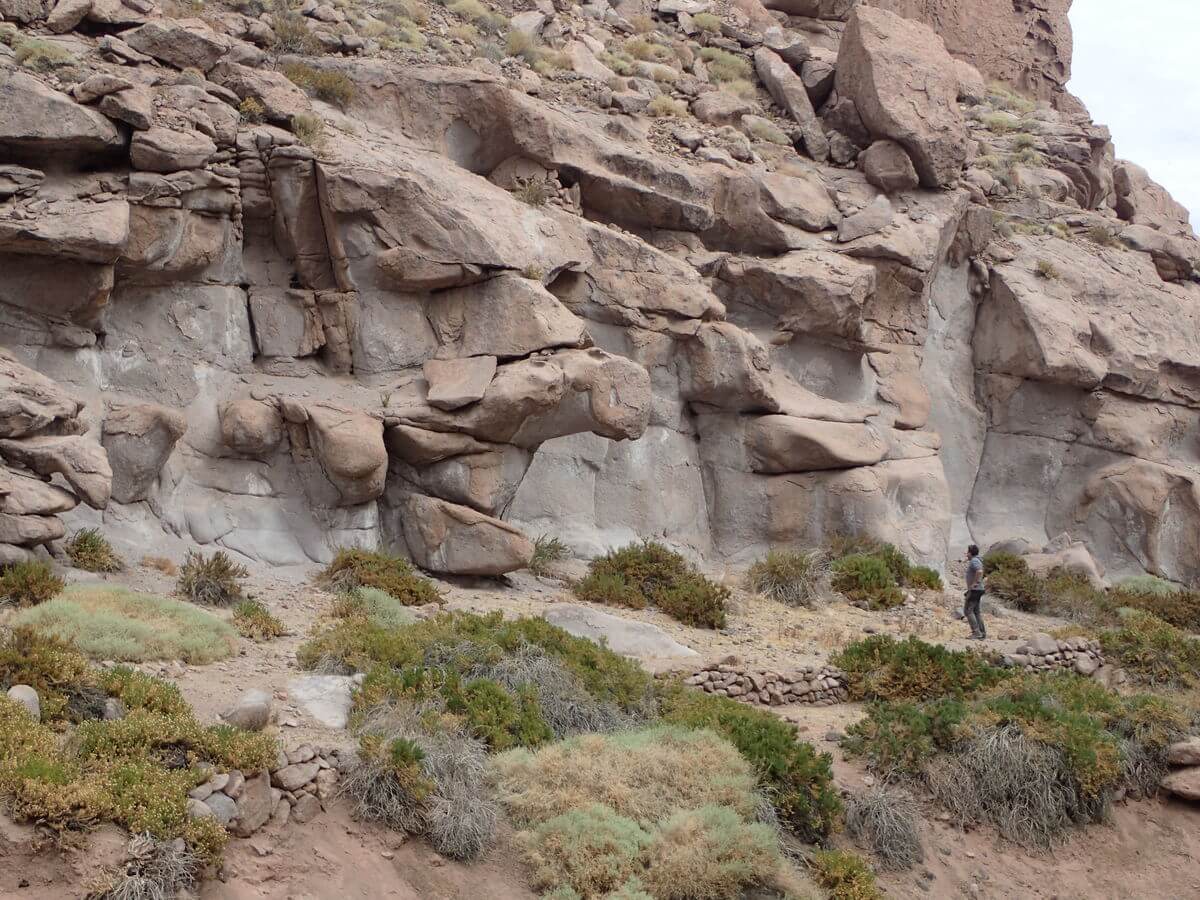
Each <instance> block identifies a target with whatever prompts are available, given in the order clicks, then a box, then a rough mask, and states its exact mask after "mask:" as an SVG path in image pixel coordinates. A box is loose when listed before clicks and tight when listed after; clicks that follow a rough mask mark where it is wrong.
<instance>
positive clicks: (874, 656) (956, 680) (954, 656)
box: [830, 634, 1009, 700]
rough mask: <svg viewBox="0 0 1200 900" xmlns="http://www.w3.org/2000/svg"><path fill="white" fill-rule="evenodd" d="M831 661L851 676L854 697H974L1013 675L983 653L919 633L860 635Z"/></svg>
mask: <svg viewBox="0 0 1200 900" xmlns="http://www.w3.org/2000/svg"><path fill="white" fill-rule="evenodd" d="M830 662H832V663H833V665H835V666H837V667H838V668H840V669H842V670H843V671H844V672H845V673H846V674H847V675H848V676H849V682H850V683H849V689H850V696H851V697H852V698H854V699H855V700H933V699H936V698H938V697H970V696H973V695H974V694H976V693H978V692H979V691H981V690H983V689H985V688H988V687H991V686H992V685H995V684H998V683H999V682H1001V681H1003V680H1004V679H1005V678H1007V677H1008V674H1009V673H1008V672H1007V671H1006V670H1005V669H1001V668H998V667H996V666H992V665H990V664H988V663H987V661H985V660H984V659H983V657H981V656H979V655H978V654H975V653H971V652H967V651H957V650H947V649H946V648H945V647H943V646H942V645H940V644H927V643H926V642H925V641H922V640H920V639H919V638H917V637H908V638H906V639H905V640H903V641H897V640H895V639H894V638H891V637H889V636H887V635H882V634H877V635H872V636H871V637H868V638H865V639H863V640H861V641H855V642H854V643H853V644H850V645H849V646H848V647H845V648H844V649H842V650H841V651H839V652H838V653H837V654H836V655H835V656H833V657H831V659H830Z"/></svg>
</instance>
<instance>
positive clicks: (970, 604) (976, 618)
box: [963, 588, 987, 637]
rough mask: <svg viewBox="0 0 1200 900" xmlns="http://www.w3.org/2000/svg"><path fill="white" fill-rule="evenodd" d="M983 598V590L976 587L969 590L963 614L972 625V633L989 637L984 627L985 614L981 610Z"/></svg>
mask: <svg viewBox="0 0 1200 900" xmlns="http://www.w3.org/2000/svg"><path fill="white" fill-rule="evenodd" d="M982 599H983V591H982V590H981V589H978V588H977V589H975V590H973V591H967V596H966V602H965V603H963V615H964V616H966V617H967V624H968V625H970V626H971V634H976V635H979V636H980V637H987V629H986V628H984V627H983V616H982V615H980V612H979V601H981V600H982Z"/></svg>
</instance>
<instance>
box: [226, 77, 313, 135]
mask: <svg viewBox="0 0 1200 900" xmlns="http://www.w3.org/2000/svg"><path fill="white" fill-rule="evenodd" d="M208 77H209V79H210V80H211V81H214V82H216V83H217V84H219V85H221V86H222V87H226V88H229V90H231V91H233V92H234V93H235V94H237V96H238V98H239V99H241V100H245V99H246V98H247V97H253V98H254V99H255V100H257V101H258V102H259V103H261V104H262V105H263V108H264V109H265V110H266V117H267V121H269V122H274V123H277V124H280V125H284V126H287V125H289V124H290V123H291V121H292V117H293V116H300V115H311V113H312V103H310V102H309V99H308V95H306V94H305V93H304V91H302V90H300V88H298V87H296V85H294V84H293V83H292V82H291V81H289V80H288V78H287V76H285V75H284V74H283V73H282V72H275V71H272V70H270V69H254V68H250V67H249V66H243V65H239V64H238V63H233V62H221V63H218V64H217V65H216V66H215V67H214V68H213V69H212V70H211V71H210V72H209V73H208Z"/></svg>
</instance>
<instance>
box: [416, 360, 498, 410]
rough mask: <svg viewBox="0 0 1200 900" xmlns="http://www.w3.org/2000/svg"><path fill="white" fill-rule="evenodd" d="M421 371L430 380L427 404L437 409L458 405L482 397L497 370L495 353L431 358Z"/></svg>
mask: <svg viewBox="0 0 1200 900" xmlns="http://www.w3.org/2000/svg"><path fill="white" fill-rule="evenodd" d="M423 372H424V374H425V380H426V381H427V382H428V383H429V391H428V393H427V394H426V400H428V402H429V404H430V405H431V406H436V407H437V408H438V409H447V410H450V409H458V408H460V407H463V406H466V405H468V404H470V403H474V402H475V401H477V400H481V399H482V398H483V395H484V394H485V393H486V392H487V388H488V385H489V384H491V383H492V378H493V377H494V376H495V374H496V357H494V356H470V357H467V358H465V359H444V360H442V359H430V360H426V362H425V365H424V367H423Z"/></svg>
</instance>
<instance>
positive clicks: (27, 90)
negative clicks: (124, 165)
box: [0, 69, 125, 158]
mask: <svg viewBox="0 0 1200 900" xmlns="http://www.w3.org/2000/svg"><path fill="white" fill-rule="evenodd" d="M124 145H125V142H124V140H123V138H122V137H121V133H120V132H119V131H117V128H116V126H114V125H113V124H112V122H110V121H109V120H108V119H107V118H105V117H104V116H102V115H101V114H100V113H98V112H96V111H95V110H93V109H88V108H87V107H85V106H80V105H79V104H78V103H75V102H74V101H73V100H71V98H70V97H68V96H67V95H66V94H62V93H59V92H58V91H55V90H51V89H50V88H49V87H47V86H46V85H44V84H43V83H42V82H40V81H38V80H37V79H36V78H34V77H33V76H31V75H28V74H26V73H25V72H22V71H21V70H20V69H7V70H0V152H3V151H8V152H13V153H21V154H25V155H32V156H37V155H40V154H53V155H54V156H55V157H67V158H71V157H79V156H81V155H86V154H105V153H119V152H121V151H122V150H123V149H124Z"/></svg>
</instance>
